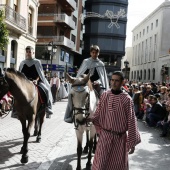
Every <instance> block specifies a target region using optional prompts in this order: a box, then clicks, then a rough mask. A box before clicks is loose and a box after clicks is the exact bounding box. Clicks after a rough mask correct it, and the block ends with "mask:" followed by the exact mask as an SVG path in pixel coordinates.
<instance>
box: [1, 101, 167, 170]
mask: <svg viewBox="0 0 170 170" xmlns="http://www.w3.org/2000/svg"><path fill="white" fill-rule="evenodd" d="M66 104H67V100H66V99H65V100H62V101H60V102H57V103H56V104H55V105H54V107H53V110H54V113H55V114H54V115H53V116H52V118H51V119H46V120H45V122H44V125H43V130H42V141H41V143H36V142H35V139H36V138H35V137H33V136H31V137H30V139H29V145H28V146H29V162H28V163H27V164H21V163H20V159H21V155H20V154H19V152H20V148H21V146H22V142H23V138H22V130H21V124H20V122H19V121H18V120H17V119H12V118H10V115H9V116H7V117H6V118H5V119H0V170H13V169H15V170H75V169H76V160H77V157H76V136H75V132H74V127H73V125H72V124H67V123H65V122H64V121H63V117H64V111H65V108H66ZM138 125H139V129H140V133H141V138H142V143H140V144H139V145H138V146H137V147H136V151H135V153H134V154H133V155H130V156H129V160H130V161H129V164H130V170H160V169H161V170H170V140H169V138H160V137H159V133H160V131H158V130H157V129H155V128H149V127H147V126H146V125H145V123H144V122H140V121H139V122H138ZM32 134H33V129H32ZM86 162H87V155H83V156H82V169H83V170H85V165H86Z"/></svg>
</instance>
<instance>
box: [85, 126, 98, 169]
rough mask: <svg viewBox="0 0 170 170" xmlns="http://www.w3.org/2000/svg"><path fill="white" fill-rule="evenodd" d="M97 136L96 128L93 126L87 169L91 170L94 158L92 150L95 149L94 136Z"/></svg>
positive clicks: (91, 128)
mask: <svg viewBox="0 0 170 170" xmlns="http://www.w3.org/2000/svg"><path fill="white" fill-rule="evenodd" d="M95 134H96V129H95V127H94V125H91V127H90V141H89V153H88V161H87V164H86V169H87V170H88V169H89V170H90V169H91V165H92V163H91V158H92V149H93V140H94V136H95Z"/></svg>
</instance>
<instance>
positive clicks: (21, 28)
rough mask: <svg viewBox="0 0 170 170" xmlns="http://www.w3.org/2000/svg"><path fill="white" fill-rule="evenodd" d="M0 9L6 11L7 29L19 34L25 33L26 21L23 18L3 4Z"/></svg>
mask: <svg viewBox="0 0 170 170" xmlns="http://www.w3.org/2000/svg"><path fill="white" fill-rule="evenodd" d="M0 9H3V10H4V11H5V21H6V24H7V28H9V29H12V30H14V31H16V32H18V33H24V32H25V31H26V19H25V18H24V17H23V16H21V15H20V14H19V13H18V12H16V11H15V10H13V9H12V8H11V7H9V6H7V5H2V4H1V5H0Z"/></svg>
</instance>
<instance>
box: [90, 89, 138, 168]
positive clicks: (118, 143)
mask: <svg viewBox="0 0 170 170" xmlns="http://www.w3.org/2000/svg"><path fill="white" fill-rule="evenodd" d="M91 119H92V122H93V123H94V125H95V126H97V127H99V128H100V137H99V140H98V144H97V148H96V152H95V156H94V161H93V166H92V170H128V151H129V149H131V148H132V147H134V146H135V145H137V144H138V143H140V141H141V140H140V135H139V132H138V127H137V123H136V118H135V113H134V110H133V102H132V99H131V97H130V96H129V95H128V94H127V93H126V92H122V93H120V94H118V95H115V94H113V93H112V92H111V90H108V91H106V92H104V93H103V94H102V96H101V98H100V102H99V104H98V106H97V109H96V112H95V113H94V115H93V117H92V118H91ZM104 129H107V130H112V131H115V132H128V133H125V134H124V135H122V136H121V137H119V136H118V135H113V134H112V133H111V132H107V131H106V130H104Z"/></svg>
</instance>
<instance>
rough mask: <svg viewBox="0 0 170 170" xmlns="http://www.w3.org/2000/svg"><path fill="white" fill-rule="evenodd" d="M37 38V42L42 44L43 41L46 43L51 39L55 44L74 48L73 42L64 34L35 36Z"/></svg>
mask: <svg viewBox="0 0 170 170" xmlns="http://www.w3.org/2000/svg"><path fill="white" fill-rule="evenodd" d="M37 38H38V43H37V44H43V45H44V43H46V44H47V43H49V42H50V41H53V42H54V44H55V45H60V46H65V47H67V48H70V49H73V48H74V42H73V41H71V40H70V39H68V38H67V37H65V36H37Z"/></svg>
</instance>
